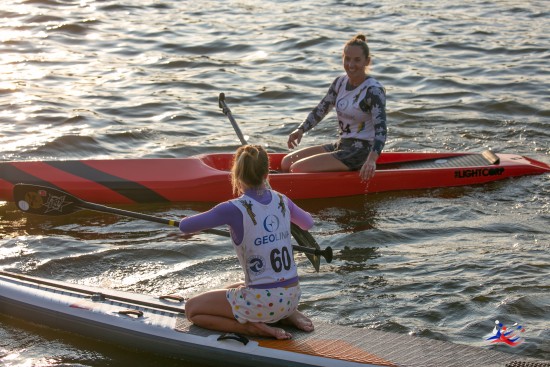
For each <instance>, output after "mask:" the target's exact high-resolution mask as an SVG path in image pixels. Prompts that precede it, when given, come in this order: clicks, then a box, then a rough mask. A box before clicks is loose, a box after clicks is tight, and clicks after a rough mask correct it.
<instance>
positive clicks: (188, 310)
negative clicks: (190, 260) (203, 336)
mask: <svg viewBox="0 0 550 367" xmlns="http://www.w3.org/2000/svg"><path fill="white" fill-rule="evenodd" d="M225 292H226V291H225V289H219V290H214V291H210V292H206V293H202V294H199V295H198V296H195V297H193V298H191V299H189V300H188V301H187V302H186V303H185V314H186V316H187V319H188V320H189V321H191V322H192V323H193V324H195V325H197V326H200V327H202V328H205V329H209V330H216V331H221V332H225V333H240V334H247V335H258V336H267V337H274V338H277V339H289V338H291V337H292V335H291V334H289V333H287V332H286V331H285V330H283V329H281V328H276V327H272V326H269V325H266V324H264V323H261V322H247V323H245V324H241V323H240V322H238V321H237V320H235V317H234V316H233V312H232V310H231V305H230V304H229V302H227V298H226V295H225V294H226V293H225Z"/></svg>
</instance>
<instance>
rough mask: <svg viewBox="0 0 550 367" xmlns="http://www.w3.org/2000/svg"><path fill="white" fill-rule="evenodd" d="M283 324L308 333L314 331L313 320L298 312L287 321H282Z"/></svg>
mask: <svg viewBox="0 0 550 367" xmlns="http://www.w3.org/2000/svg"><path fill="white" fill-rule="evenodd" d="M281 322H282V323H284V324H287V325H292V326H294V327H296V328H298V329H300V330H303V331H307V332H311V331H313V330H314V327H313V322H312V321H311V319H310V318H309V317H307V316H306V315H304V314H303V313H302V312H300V311H298V310H296V311H294V313H293V314H292V315H290V316H289V317H287V318H286V319H283V320H281Z"/></svg>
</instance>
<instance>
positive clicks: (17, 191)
mask: <svg viewBox="0 0 550 367" xmlns="http://www.w3.org/2000/svg"><path fill="white" fill-rule="evenodd" d="M13 197H14V201H15V204H16V205H17V207H18V208H19V209H20V210H21V211H23V212H25V213H29V214H39V215H52V216H58V215H66V214H71V213H74V212H77V211H79V210H83V209H87V210H94V211H97V212H102V213H110V214H116V215H120V216H124V217H130V218H136V219H142V220H146V221H149V222H155V223H160V224H167V225H169V226H173V227H179V221H177V220H172V219H165V218H160V217H155V216H153V215H148V214H142V213H137V212H132V211H129V210H123V209H118V208H113V207H109V206H105V205H101V204H96V203H91V202H88V201H84V200H82V199H79V198H77V197H76V196H73V195H71V194H69V193H67V192H64V191H61V190H58V189H55V188H52V187H46V186H38V185H31V184H16V185H15V186H14V188H13ZM297 228H299V227H297ZM203 232H205V233H210V234H215V235H218V236H223V237H230V234H229V232H228V231H224V230H221V229H205V230H204V231H203ZM294 249H295V250H297V251H301V252H304V253H306V254H313V255H316V256H323V257H325V259H326V260H327V262H331V261H332V249H331V248H330V247H328V248H327V249H326V250H319V249H313V248H309V247H304V246H294Z"/></svg>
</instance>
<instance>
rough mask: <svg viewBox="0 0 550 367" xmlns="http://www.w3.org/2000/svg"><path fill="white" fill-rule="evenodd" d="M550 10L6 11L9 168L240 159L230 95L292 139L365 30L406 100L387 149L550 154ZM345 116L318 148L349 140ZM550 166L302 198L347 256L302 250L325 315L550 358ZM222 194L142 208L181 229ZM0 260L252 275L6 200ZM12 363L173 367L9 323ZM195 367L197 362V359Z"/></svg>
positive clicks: (394, 90) (539, 6)
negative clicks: (343, 134)
mask: <svg viewBox="0 0 550 367" xmlns="http://www.w3.org/2000/svg"><path fill="white" fill-rule="evenodd" d="M549 16H550V11H549V8H548V4H547V2H545V1H530V2H527V3H525V2H523V1H514V0H510V1H500V2H489V1H485V2H479V1H469V0H467V1H461V2H459V3H457V2H454V1H446V0H443V1H422V2H415V3H410V2H405V1H385V2H380V3H372V2H367V1H336V0H332V1H262V2H256V1H246V0H241V1H224V2H217V1H202V2H200V3H199V2H191V1H185V0H177V1H176V0H161V1H116V2H115V1H91V0H82V1H69V0H66V1H59V0H58V1H56V0H28V1H25V0H23V1H18V2H12V1H1V2H0V19H1V20H2V21H1V23H0V56H1V57H0V64H1V65H0V123H1V130H0V147H1V148H0V159H2V160H41V159H86V158H106V157H107V158H129V157H132V158H133V157H180V156H190V155H193V154H197V153H207V152H216V151H233V150H234V149H235V148H236V147H237V146H238V145H239V141H238V139H237V137H236V135H235V134H234V132H233V129H232V128H231V125H230V124H229V122H228V121H227V118H226V117H225V116H224V115H223V114H222V113H221V111H220V110H219V108H218V104H217V98H218V94H219V93H220V92H224V93H225V94H226V96H227V103H228V105H229V107H230V108H231V109H232V111H233V114H234V116H235V118H236V119H237V120H238V122H239V123H240V125H241V128H242V129H243V131H244V132H245V134H246V135H247V138H248V140H249V141H250V142H254V143H260V144H264V145H266V146H268V147H269V149H270V151H285V146H286V144H285V143H286V138H287V135H288V133H289V132H290V131H292V130H293V129H294V127H295V126H296V124H298V123H299V122H300V121H301V120H302V119H303V118H304V117H305V116H306V114H307V113H308V112H309V110H310V109H311V108H312V107H314V106H315V104H316V103H317V102H318V101H319V100H320V98H321V97H322V96H323V95H324V93H325V92H326V90H327V88H328V86H329V84H330V82H331V81H332V80H333V78H334V77H335V76H337V75H338V74H339V73H341V72H343V69H342V67H341V63H340V54H341V51H342V45H343V43H344V42H345V41H346V40H347V39H349V38H350V37H351V36H353V35H354V34H356V33H357V32H364V33H366V34H367V37H368V39H369V44H370V47H371V50H372V53H373V55H374V60H373V65H372V70H371V73H372V75H374V76H375V77H376V78H377V79H378V80H379V81H381V82H382V83H383V84H384V85H385V86H386V89H387V93H388V125H389V138H388V142H387V144H386V150H387V151H412V150H414V151H440V150H441V151H475V152H480V151H482V150H484V149H486V148H491V149H492V150H494V151H496V152H507V153H518V154H522V155H527V156H530V157H533V158H535V159H538V160H541V161H544V162H547V163H548V162H550V143H549V141H550V140H549V136H550V133H549V131H550V130H549V125H550V124H549V121H550V119H549V118H550V109H549V107H550V98H549V93H548V91H549V90H550V72H549V69H548V64H549V62H550V51H549V50H550V38H549V36H548V35H547V29H549V22H548V19H549ZM335 127H336V122H335V119H334V115H330V116H329V117H328V118H327V120H326V121H325V122H324V123H323V124H321V125H320V126H318V127H317V128H316V129H315V130H314V131H313V132H312V133H311V134H309V135H308V136H307V137H306V138H305V139H304V141H303V143H302V144H303V146H306V145H311V144H317V143H324V142H327V141H330V140H332V139H333V138H334V136H335V134H336V128H335ZM548 183H549V176H548V175H543V176H535V177H525V178H520V179H514V180H507V181H503V182H497V183H492V184H489V185H484V186H477V187H465V188H452V189H441V190H425V191H414V192H400V193H390V194H376V195H365V196H359V197H351V198H344V199H323V200H308V201H300V202H298V203H299V204H300V205H301V206H302V207H304V208H305V209H306V210H308V211H310V212H311V213H312V214H313V215H314V217H315V221H316V227H315V228H314V229H313V230H312V231H311V232H312V233H313V234H314V236H315V237H316V238H317V240H318V242H319V243H320V244H321V246H323V247H326V246H332V247H333V248H334V249H335V260H334V261H333V263H332V264H323V265H322V267H321V271H320V273H315V272H314V271H313V269H312V268H311V266H310V265H309V264H308V262H307V260H306V259H305V257H303V256H301V255H299V256H298V257H297V261H298V263H299V271H300V274H301V279H302V283H303V290H304V295H303V305H302V307H301V308H302V310H303V311H305V312H306V313H307V314H309V315H311V316H312V317H313V318H314V320H319V321H324V322H331V323H337V324H342V325H350V326H353V327H367V328H376V329H380V330H387V331H393V332H397V333H407V334H414V335H420V336H425V337H429V338H434V339H440V340H448V341H452V342H457V343H463V344H470V345H482V344H483V341H482V340H483V337H484V336H485V335H486V334H488V333H490V332H491V330H492V327H493V325H494V321H495V320H496V319H498V320H500V321H502V322H504V323H505V324H512V323H514V322H518V323H521V324H523V325H524V326H525V327H526V333H525V339H526V342H525V343H524V344H522V345H521V346H519V347H517V348H509V347H507V346H502V345H498V346H494V348H496V349H498V350H503V351H506V352H510V353H517V354H521V355H524V356H531V357H537V358H544V359H550V318H549V317H548V315H549V313H550V292H549V291H550V280H549V279H550V254H549V249H550V229H549V224H550V190H549V186H548ZM211 206H212V204H204V203H203V204H198V203H179V204H170V205H165V204H163V205H134V206H128V207H126V209H130V210H135V211H140V212H144V213H149V214H154V215H159V216H163V217H177V216H180V215H188V214H192V213H194V212H197V211H203V210H206V209H208V208H210V207H211ZM0 216H1V218H0V235H1V239H0V268H2V269H4V270H8V271H18V272H23V273H26V274H30V275H34V276H41V277H46V278H52V279H61V280H68V281H73V282H76V283H82V284H90V285H96V286H102V287H107V288H115V289H121V290H128V291H134V292H145V293H153V294H160V293H165V292H173V291H178V292H179V293H181V294H183V295H185V296H191V295H194V294H196V293H197V292H201V291H204V290H207V289H211V288H213V287H219V286H223V285H225V284H227V283H231V282H234V281H237V280H239V279H240V275H241V273H240V269H239V267H238V264H237V261H236V259H235V257H234V256H233V253H232V249H231V247H230V245H229V243H228V242H227V240H226V239H224V238H219V237H213V236H211V235H197V236H194V237H184V236H182V235H180V234H179V233H178V232H177V230H175V229H172V230H171V229H167V228H165V227H163V226H157V225H155V224H152V223H146V222H142V221H138V220H129V219H122V218H118V217H113V216H109V215H106V214H99V213H93V212H81V213H79V214H78V215H73V216H70V217H56V218H53V217H42V218H37V217H32V218H31V217H26V216H24V215H22V214H21V213H19V212H18V211H17V210H16V209H15V207H14V206H13V205H12V204H8V203H0ZM0 361H1V362H2V363H3V364H4V365H6V366H69V365H70V366H73V365H74V366H126V365H148V366H169V365H174V366H175V365H179V366H181V365H182V363H180V362H174V361H171V360H165V359H162V358H160V357H158V356H153V355H138V354H136V353H134V352H128V351H125V350H121V349H118V348H116V347H114V346H107V345H104V344H101V343H96V342H94V341H90V340H87V339H81V338H78V337H76V336H74V335H70V334H64V333H59V332H58V331H54V330H51V329H47V328H42V327H39V326H36V325H32V324H28V323H25V322H22V321H20V320H12V319H8V318H6V317H4V316H0ZM183 365H184V364H183Z"/></svg>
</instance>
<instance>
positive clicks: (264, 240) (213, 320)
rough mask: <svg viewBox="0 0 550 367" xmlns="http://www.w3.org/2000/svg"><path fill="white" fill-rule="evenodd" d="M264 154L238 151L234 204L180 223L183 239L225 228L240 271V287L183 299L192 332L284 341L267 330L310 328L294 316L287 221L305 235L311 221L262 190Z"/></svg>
mask: <svg viewBox="0 0 550 367" xmlns="http://www.w3.org/2000/svg"><path fill="white" fill-rule="evenodd" d="M268 172H269V158H268V155H267V152H266V151H265V150H264V148H263V147H261V146H259V145H245V146H242V147H240V148H239V149H238V150H237V152H236V153H235V156H234V158H233V166H232V168H231V182H232V185H233V193H234V194H236V195H241V196H239V197H238V198H236V199H233V200H229V201H226V202H223V203H221V204H218V205H217V206H215V207H214V208H212V209H211V210H209V211H207V212H204V213H201V214H197V215H195V216H191V217H187V218H184V219H182V220H181V222H180V225H179V228H180V230H181V231H182V232H184V233H194V232H199V231H202V230H204V229H208V228H214V227H218V226H221V225H228V226H229V227H230V229H231V239H232V242H233V246H234V248H235V251H236V253H237V256H238V258H239V262H240V264H241V266H242V268H243V270H244V275H245V281H244V283H238V284H234V285H232V286H230V287H228V288H227V289H219V290H213V291H209V292H206V293H202V294H199V295H197V296H195V297H193V298H191V299H189V300H188V301H187V302H186V304H185V314H186V315H187V318H188V319H189V321H191V322H192V323H194V324H195V325H197V326H200V327H203V328H206V329H211V330H217V331H222V332H233V333H242V334H248V335H259V336H270V337H274V338H277V339H289V338H291V337H292V335H291V334H290V333H288V332H287V331H285V330H283V329H282V328H278V327H274V326H270V325H268V324H271V323H275V322H278V321H281V322H282V323H287V324H290V325H293V326H295V327H297V328H298V329H301V330H304V331H313V323H312V322H311V320H310V319H309V318H308V317H307V316H305V315H304V314H303V313H301V312H300V311H298V309H297V307H298V303H299V301H300V295H301V290H300V284H299V281H298V271H297V268H296V264H295V262H294V257H293V255H292V244H291V231H290V223H291V221H292V222H293V223H295V224H296V225H298V226H299V227H300V228H302V229H304V230H307V229H309V228H311V227H312V226H313V218H312V217H311V215H310V214H309V213H308V212H306V211H304V210H302V209H301V208H299V207H298V206H297V205H295V204H294V203H293V202H292V201H291V200H290V199H289V198H287V197H286V196H284V195H282V194H280V193H278V192H276V191H273V190H270V189H268V187H267V184H266V180H267V175H268Z"/></svg>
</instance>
